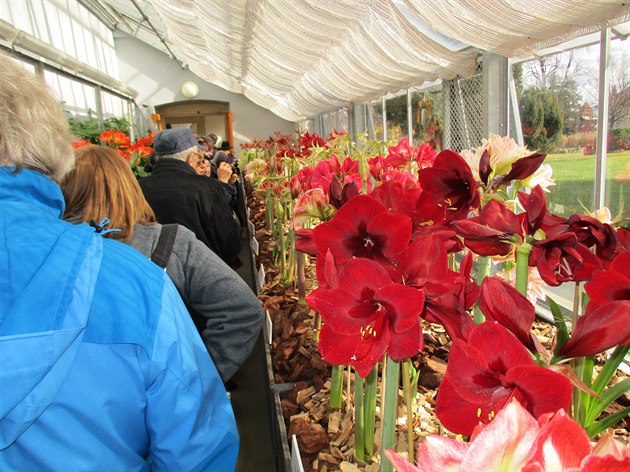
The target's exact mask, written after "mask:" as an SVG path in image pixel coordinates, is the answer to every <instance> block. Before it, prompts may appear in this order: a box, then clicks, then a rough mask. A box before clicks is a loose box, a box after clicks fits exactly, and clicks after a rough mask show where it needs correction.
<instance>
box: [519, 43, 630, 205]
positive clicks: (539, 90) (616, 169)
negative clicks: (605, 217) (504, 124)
mask: <svg viewBox="0 0 630 472" xmlns="http://www.w3.org/2000/svg"><path fill="white" fill-rule="evenodd" d="M629 55H630V52H629V51H628V48H627V46H626V45H625V44H624V43H623V42H622V41H612V42H611V44H610V64H611V67H610V77H609V110H608V116H607V117H606V120H607V124H608V133H607V137H606V140H607V143H606V146H607V156H606V169H605V179H606V180H605V189H606V198H605V205H606V206H607V207H608V208H609V209H610V211H611V213H612V215H613V216H614V215H616V214H617V213H619V212H620V211H622V209H625V210H627V209H628V208H629V207H630V195H629V193H630V192H629V191H628V183H629V181H630V178H629V177H630V164H629V163H630V143H629V138H630V100H628V99H627V97H628V94H629V93H630V72H628V71H629V70H630V69H629V65H630V57H629ZM599 56H600V46H599V44H595V45H592V46H588V47H584V48H580V49H574V50H571V51H567V52H562V53H558V54H554V55H550V56H546V57H541V58H539V59H537V60H533V61H530V62H526V63H523V64H519V65H517V66H516V68H515V77H517V79H518V82H517V93H518V96H519V104H520V113H521V122H522V129H523V137H524V140H525V144H526V145H527V146H528V147H529V148H530V149H532V150H534V149H537V150H541V151H544V152H547V159H546V160H545V163H546V164H548V165H550V166H551V168H552V169H553V179H554V180H555V185H553V186H552V187H550V192H549V195H548V201H549V208H550V210H551V211H553V212H554V213H556V214H558V215H561V216H569V215H571V214H573V213H584V212H585V211H587V212H593V211H595V210H597V209H598V208H595V176H596V149H597V135H598V133H597V131H598V124H597V123H598V118H599V106H598V101H599V59H600V57H599ZM624 97H626V98H624Z"/></svg>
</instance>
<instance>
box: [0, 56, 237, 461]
mask: <svg viewBox="0 0 630 472" xmlns="http://www.w3.org/2000/svg"><path fill="white" fill-rule="evenodd" d="M73 165H74V154H73V151H72V147H71V146H70V136H69V132H68V128H67V122H66V119H65V117H64V115H63V112H62V110H61V107H60V106H59V103H58V102H57V101H56V100H55V98H54V97H53V96H52V95H51V93H50V92H49V91H48V90H47V88H46V86H45V84H44V82H43V80H42V79H41V78H38V77H35V76H33V75H31V74H30V73H28V72H27V71H26V70H25V69H24V68H23V67H21V66H20V65H19V64H18V63H17V62H15V61H14V60H13V59H11V58H10V57H8V56H6V55H4V54H1V53H0V254H1V256H0V280H1V281H2V283H0V351H1V352H2V368H1V369H0V385H2V394H1V395H0V470H53V471H54V470H149V469H155V470H193V469H194V470H233V469H234V466H235V464H236V457H237V454H238V433H237V430H236V424H235V421H234V416H233V412H232V409H231V406H230V403H229V400H228V397H227V394H226V392H225V389H224V387H223V385H222V382H221V379H220V378H219V375H218V374H217V371H216V369H215V367H214V365H213V363H212V361H211V359H210V357H209V356H208V354H207V351H206V349H205V347H204V345H203V343H202V342H201V339H200V338H199V335H198V334H197V332H196V330H195V327H194V325H193V323H192V322H191V321H190V317H189V315H188V313H187V311H186V309H185V307H184V305H183V303H182V301H181V298H180V297H179V295H178V294H177V290H176V289H175V287H174V286H173V284H172V282H171V281H170V280H169V279H168V276H167V275H166V274H165V273H164V271H162V270H160V269H159V268H158V267H157V266H155V265H154V264H152V263H151V262H149V261H148V260H147V259H146V258H145V257H144V256H142V255H141V254H140V253H138V252H137V251H135V250H134V249H132V248H130V247H128V246H126V245H124V244H121V243H119V242H116V241H112V240H109V239H105V238H102V237H101V236H100V235H98V234H96V233H95V231H94V228H93V227H90V226H89V225H87V224H81V225H72V224H71V223H68V222H65V221H63V220H62V219H61V215H62V214H63V212H64V199H63V195H62V193H61V189H60V188H59V185H58V183H59V181H60V180H61V179H62V178H63V176H64V175H66V173H67V172H68V171H70V170H71V169H72V167H73Z"/></svg>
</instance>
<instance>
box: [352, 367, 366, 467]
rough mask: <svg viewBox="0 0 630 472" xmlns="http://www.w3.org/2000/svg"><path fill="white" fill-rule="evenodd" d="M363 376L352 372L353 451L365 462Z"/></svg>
mask: <svg viewBox="0 0 630 472" xmlns="http://www.w3.org/2000/svg"><path fill="white" fill-rule="evenodd" d="M364 395H365V391H364V382H363V378H362V377H361V376H360V375H359V374H357V373H356V372H355V373H354V453H355V455H356V457H357V459H358V460H360V461H363V462H365V414H364V409H363V405H364V403H363V400H364Z"/></svg>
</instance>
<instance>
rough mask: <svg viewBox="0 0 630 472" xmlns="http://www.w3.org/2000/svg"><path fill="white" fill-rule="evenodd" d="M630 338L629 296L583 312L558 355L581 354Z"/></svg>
mask: <svg viewBox="0 0 630 472" xmlns="http://www.w3.org/2000/svg"><path fill="white" fill-rule="evenodd" d="M628 342H630V300H618V301H615V302H609V303H605V304H603V305H600V306H598V307H596V308H595V309H594V310H589V311H587V313H585V314H584V315H582V316H581V317H580V318H579V319H578V322H577V324H576V325H575V329H574V330H573V332H572V333H571V338H570V339H569V340H568V341H567V343H566V344H565V345H564V346H562V349H560V351H559V352H558V357H584V356H592V355H594V354H597V353H598V352H604V351H605V350H607V349H610V348H611V347H614V346H623V345H625V344H628Z"/></svg>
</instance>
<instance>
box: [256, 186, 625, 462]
mask: <svg viewBox="0 0 630 472" xmlns="http://www.w3.org/2000/svg"><path fill="white" fill-rule="evenodd" d="M247 188H248V194H249V197H248V200H249V201H250V202H254V203H253V204H251V208H252V209H253V211H252V213H251V220H252V221H253V222H254V224H255V226H256V228H257V231H256V234H255V237H256V239H257V240H258V241H259V242H260V252H259V257H258V261H259V263H262V264H263V265H264V266H265V268H266V274H267V277H266V279H267V282H266V283H265V285H264V286H263V288H262V290H261V293H260V299H261V300H262V302H263V304H264V306H265V308H266V309H267V310H268V312H269V314H270V316H271V318H272V320H273V340H272V346H271V351H272V364H273V365H272V370H273V372H274V378H275V379H274V380H275V383H277V384H286V383H290V384H294V386H293V388H292V389H291V390H290V391H289V392H287V393H285V394H283V398H282V401H281V404H282V410H283V411H282V413H283V416H284V419H285V426H286V429H287V431H288V436H289V438H291V437H292V435H296V437H297V440H298V444H299V450H300V453H301V458H302V463H303V467H304V470H305V471H310V470H317V471H322V470H324V471H325V470H345V471H352V470H366V471H376V470H379V468H380V455H379V452H378V449H379V446H380V444H379V438H380V433H381V429H380V426H381V416H380V408H378V409H377V419H376V425H375V428H376V434H375V455H374V456H373V457H371V458H369V461H368V462H366V461H359V460H357V458H356V455H355V453H354V417H353V409H352V408H353V405H352V394H351V393H350V392H352V391H353V388H354V383H353V382H354V375H353V374H351V373H348V372H347V371H346V372H344V385H345V388H344V392H343V402H342V407H341V408H332V407H330V405H329V400H330V386H331V366H330V365H329V364H328V363H326V362H325V361H324V360H323V359H322V357H321V354H320V353H319V352H318V348H317V341H316V339H315V331H316V330H315V323H316V321H315V320H316V313H315V312H314V311H313V310H311V309H310V308H309V307H308V306H307V305H306V304H304V303H303V302H300V300H299V299H298V296H297V294H298V291H297V287H296V286H295V284H289V285H288V286H286V285H285V284H283V283H282V279H281V274H280V270H279V269H278V268H275V267H274V263H273V259H274V257H273V252H274V248H275V247H276V246H277V241H275V240H274V239H273V238H272V237H271V236H272V235H271V231H270V230H268V229H266V228H265V225H266V223H265V202H264V201H263V200H260V199H257V198H256V195H255V194H254V192H253V191H252V188H251V186H250V185H248V186H247ZM316 287H317V277H316V274H315V265H314V264H313V262H312V261H311V263H310V264H308V265H307V268H306V289H307V292H310V291H312V290H313V289H315V288H316ZM532 332H533V334H534V335H535V336H536V337H537V339H538V340H539V341H540V342H541V344H542V345H543V346H545V347H547V348H550V347H551V345H552V342H553V340H554V338H555V336H556V329H555V328H554V327H553V326H552V325H550V324H549V323H546V322H543V321H537V322H535V323H534V326H533V329H532ZM423 337H424V342H425V348H424V351H423V352H422V353H420V354H419V355H417V356H415V357H414V358H413V359H412V361H413V364H414V367H415V368H416V369H417V370H418V371H419V372H420V374H419V381H418V392H417V394H416V398H415V402H414V408H415V410H414V411H415V413H414V417H413V432H414V435H413V438H414V449H415V448H417V446H418V444H420V443H421V441H422V440H423V439H424V438H426V437H427V436H429V435H431V434H439V435H441V436H444V437H451V438H456V437H457V435H455V434H453V433H450V432H449V431H448V430H446V429H445V428H444V427H443V426H442V425H441V423H440V421H439V420H438V419H437V417H436V414H435V403H436V401H435V399H436V392H437V388H438V387H439V385H440V383H441V381H442V379H443V377H444V374H445V372H446V366H447V360H448V352H449V348H450V347H451V345H452V342H451V340H450V339H449V337H448V336H447V335H446V332H445V330H444V328H443V327H442V326H440V325H437V324H431V323H423ZM602 361H603V358H601V359H599V362H598V365H599V366H600V367H601V365H602V364H603V362H602ZM348 378H349V379H350V384H348ZM625 378H626V376H625V375H623V374H622V373H621V372H618V373H617V376H616V377H615V378H614V379H613V383H618V382H620V381H622V380H624V379H625ZM379 388H380V382H379ZM399 400H400V402H399V405H400V406H399V408H398V412H397V414H398V417H399V418H400V420H399V424H398V427H397V432H396V447H395V448H396V450H398V451H402V453H403V454H406V452H405V451H406V450H407V448H408V436H407V433H408V427H407V423H406V421H405V419H406V414H405V412H404V409H403V407H402V404H403V401H402V400H403V389H402V388H401V389H400V390H399ZM628 405H630V398H628V396H627V395H626V396H625V397H624V396H622V397H621V398H620V400H619V402H616V403H614V404H612V405H611V406H610V407H608V408H607V409H606V412H605V413H606V414H614V413H615V412H617V411H620V410H622V409H623V408H624V407H627V406H628ZM379 407H380V405H379ZM610 432H612V433H613V434H614V435H615V437H617V438H621V439H623V440H625V441H626V442H627V440H628V433H629V432H630V418H628V417H626V418H625V419H623V420H622V421H621V422H620V423H619V424H618V425H616V427H615V428H611V431H610Z"/></svg>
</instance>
